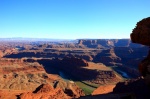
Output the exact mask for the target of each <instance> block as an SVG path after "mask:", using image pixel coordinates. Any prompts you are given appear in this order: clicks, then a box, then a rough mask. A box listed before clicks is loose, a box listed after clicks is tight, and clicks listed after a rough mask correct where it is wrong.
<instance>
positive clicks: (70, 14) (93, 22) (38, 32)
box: [0, 0, 150, 39]
mask: <svg viewBox="0 0 150 99" xmlns="http://www.w3.org/2000/svg"><path fill="white" fill-rule="evenodd" d="M149 5H150V0H0V38H6V37H31V38H55V39H80V38H97V39H101V38H129V35H130V33H131V32H132V29H133V28H134V27H135V25H136V22H138V21H139V20H141V19H143V18H146V17H149V16H150V13H149V12H150V6H149Z"/></svg>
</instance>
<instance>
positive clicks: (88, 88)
mask: <svg viewBox="0 0 150 99" xmlns="http://www.w3.org/2000/svg"><path fill="white" fill-rule="evenodd" d="M75 83H76V84H77V85H78V86H79V87H80V88H81V89H82V90H83V91H84V93H85V95H90V94H91V93H92V92H93V91H94V90H95V89H96V88H97V87H96V88H94V87H91V86H88V85H87V84H85V83H82V82H81V81H75Z"/></svg>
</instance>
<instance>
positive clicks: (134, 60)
mask: <svg viewBox="0 0 150 99" xmlns="http://www.w3.org/2000/svg"><path fill="white" fill-rule="evenodd" d="M77 41H78V42H73V41H67V42H57V41H56V42H54V41H53V42H50V41H18V40H13V41H11V42H10V41H9V40H6V41H1V40H0V42H1V45H0V57H1V58H0V66H1V67H0V71H1V73H0V76H1V79H0V82H1V85H0V90H1V94H0V97H1V98H2V99H9V98H10V97H13V99H17V98H19V99H34V98H35V99H40V98H42V99H48V98H49V99H54V98H58V99H59V98H60V99H63V98H64V99H69V98H79V97H80V98H87V97H85V96H86V95H93V96H96V95H99V94H107V93H112V92H118V91H114V90H115V88H116V86H117V83H119V82H122V83H124V81H125V80H127V79H133V78H137V77H140V73H139V72H138V69H137V68H138V64H139V63H140V61H142V59H143V58H145V57H146V55H147V54H148V50H149V48H148V47H147V46H143V45H140V44H134V43H132V42H131V40H130V39H80V40H77ZM37 90H38V91H37ZM41 90H42V92H41ZM43 90H44V91H43ZM116 90H118V89H116ZM7 94H10V96H9V97H8V96H7ZM129 95H130V94H129ZM122 96H123V97H124V96H126V94H125V95H122ZM131 96H132V95H131ZM120 97H121V96H120Z"/></svg>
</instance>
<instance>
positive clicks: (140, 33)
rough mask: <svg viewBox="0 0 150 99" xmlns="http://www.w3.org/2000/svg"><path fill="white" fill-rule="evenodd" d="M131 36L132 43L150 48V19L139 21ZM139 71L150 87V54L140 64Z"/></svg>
mask: <svg viewBox="0 0 150 99" xmlns="http://www.w3.org/2000/svg"><path fill="white" fill-rule="evenodd" d="M130 36H131V40H132V42H134V43H139V44H143V45H147V46H150V17H148V18H145V19H143V20H141V21H139V22H138V23H137V26H136V28H134V29H133V31H132V33H131V35H130ZM139 71H140V73H141V74H142V76H144V78H145V80H146V83H147V84H148V85H149V86H150V52H149V54H148V56H147V57H146V58H145V59H144V60H143V61H142V62H141V63H140V64H139Z"/></svg>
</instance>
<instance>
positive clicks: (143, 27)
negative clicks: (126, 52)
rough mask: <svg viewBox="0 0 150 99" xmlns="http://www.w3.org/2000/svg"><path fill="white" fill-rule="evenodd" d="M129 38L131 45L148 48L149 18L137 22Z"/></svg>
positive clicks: (149, 39)
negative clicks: (141, 45)
mask: <svg viewBox="0 0 150 99" xmlns="http://www.w3.org/2000/svg"><path fill="white" fill-rule="evenodd" d="M130 36H131V40H132V42H133V43H139V44H143V45H147V46H150V17H148V18H145V19H142V20H141V21H139V22H138V23H137V25H136V27H135V28H134V29H133V31H132V33H131V35H130Z"/></svg>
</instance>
